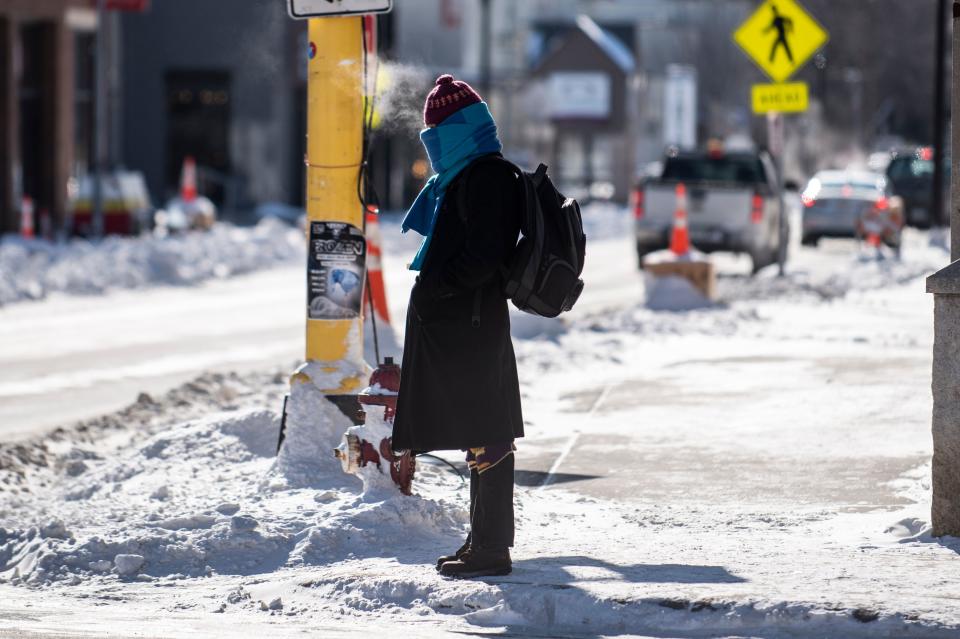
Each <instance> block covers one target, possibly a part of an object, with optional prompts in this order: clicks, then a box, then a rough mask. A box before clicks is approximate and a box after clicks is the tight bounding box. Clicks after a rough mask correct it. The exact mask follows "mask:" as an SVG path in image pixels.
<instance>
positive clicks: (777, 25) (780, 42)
mask: <svg viewBox="0 0 960 639" xmlns="http://www.w3.org/2000/svg"><path fill="white" fill-rule="evenodd" d="M770 8H771V9H773V22H771V23H770V26H769V27H767V28H766V29H764V31H763V32H764V33H770V32H771V31H773V30H774V29H776V30H777V40H776V41H775V42H774V43H773V48H772V49H771V50H770V62H771V63H772V62H773V61H774V59H775V58H776V57H777V49H778V48H779V47H780V46H783V50H784V51H786V52H787V59H788V60H790V63H791V64H793V52H792V51H790V43H789V42H788V41H787V34H788V33H793V20H791V19H790V18H785V17H783V16H782V15H780V12H779V11H777V7H776V6H775V5H770Z"/></svg>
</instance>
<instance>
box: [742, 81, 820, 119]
mask: <svg viewBox="0 0 960 639" xmlns="http://www.w3.org/2000/svg"><path fill="white" fill-rule="evenodd" d="M751 94H752V96H753V100H752V102H753V112H754V113H756V114H757V115H763V114H765V113H770V112H771V111H776V112H777V113H802V112H803V111H806V110H807V106H809V101H810V94H809V91H808V90H807V83H806V82H791V83H790V84H755V85H753V87H752V90H751Z"/></svg>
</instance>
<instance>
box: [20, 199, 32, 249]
mask: <svg viewBox="0 0 960 639" xmlns="http://www.w3.org/2000/svg"><path fill="white" fill-rule="evenodd" d="M20 235H22V236H23V237H25V238H28V239H33V237H34V235H35V233H34V227H33V199H32V198H30V197H28V196H26V195H24V196H23V201H22V203H21V205H20Z"/></svg>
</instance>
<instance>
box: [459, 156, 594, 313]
mask: <svg viewBox="0 0 960 639" xmlns="http://www.w3.org/2000/svg"><path fill="white" fill-rule="evenodd" d="M484 162H503V163H504V164H507V165H508V166H510V168H511V169H512V170H513V171H514V173H516V174H517V175H519V176H520V179H521V180H522V181H523V191H524V198H525V200H526V206H525V207H524V216H523V217H524V219H523V220H521V223H520V232H521V237H520V241H519V242H518V243H517V248H516V250H515V251H514V252H513V255H512V256H511V258H510V260H509V262H508V263H507V264H506V265H504V266H503V267H502V268H501V272H502V275H503V294H504V296H505V297H506V298H507V299H509V300H510V301H512V302H513V305H514V306H516V307H517V308H518V309H520V310H521V311H524V312H526V313H531V314H533V315H539V316H541V317H556V316H557V315H559V314H560V313H563V312H564V311H569V310H570V309H571V308H573V305H574V304H576V303H577V300H578V299H579V298H580V294H581V293H582V292H583V280H581V279H580V274H581V273H583V260H584V256H585V253H586V248H587V236H586V235H585V234H584V233H583V218H582V217H581V216H580V205H579V204H578V203H577V201H576V200H574V199H571V198H565V197H564V196H563V195H562V194H561V193H560V192H559V191H558V190H557V187H555V186H554V185H553V182H551V181H550V178H549V177H548V176H547V166H546V165H545V164H541V165H540V166H539V167H537V170H536V171H534V172H533V173H527V172H526V171H522V170H520V169H519V168H517V166H516V165H514V164H513V163H512V162H509V161H507V160H505V159H504V158H502V157H500V156H498V155H490V156H487V157H483V158H480V159H478V160H476V161H474V162H473V163H472V164H471V165H470V166H469V167H467V168H466V170H465V171H464V174H463V176H462V181H461V186H460V189H459V193H458V204H459V209H460V214H461V215H462V216H466V211H467V201H466V200H467V189H466V183H467V180H468V179H469V177H470V173H471V172H472V171H473V169H474V168H475V167H476V166H477V165H478V164H481V163H484Z"/></svg>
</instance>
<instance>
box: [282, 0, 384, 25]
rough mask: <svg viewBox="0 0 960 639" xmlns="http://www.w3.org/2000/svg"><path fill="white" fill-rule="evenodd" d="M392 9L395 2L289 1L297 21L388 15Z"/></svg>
mask: <svg viewBox="0 0 960 639" xmlns="http://www.w3.org/2000/svg"><path fill="white" fill-rule="evenodd" d="M392 8H393V0H287V9H288V10H289V12H290V17H291V18H294V19H296V20H306V19H307V18H332V17H336V16H355V15H362V14H365V13H387V12H389V11H390V9H392Z"/></svg>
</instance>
